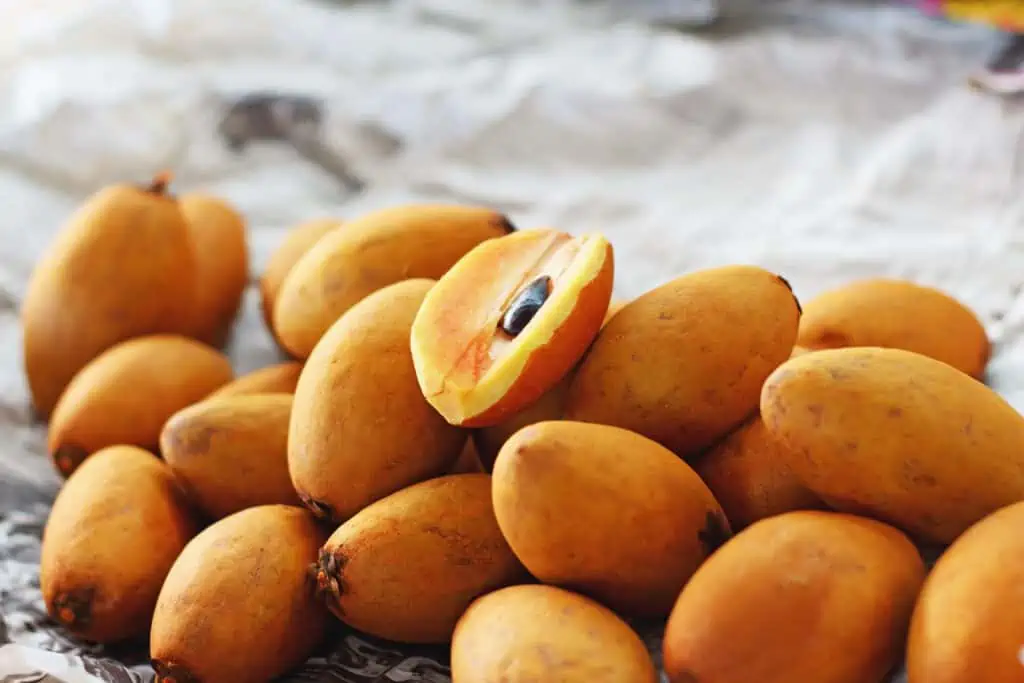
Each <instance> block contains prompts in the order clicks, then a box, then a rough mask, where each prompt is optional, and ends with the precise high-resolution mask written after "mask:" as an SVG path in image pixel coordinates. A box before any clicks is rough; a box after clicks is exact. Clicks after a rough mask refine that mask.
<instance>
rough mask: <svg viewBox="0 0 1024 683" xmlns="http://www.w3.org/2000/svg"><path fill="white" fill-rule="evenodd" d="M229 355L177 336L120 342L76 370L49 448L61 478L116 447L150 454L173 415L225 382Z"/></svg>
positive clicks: (52, 428)
mask: <svg viewBox="0 0 1024 683" xmlns="http://www.w3.org/2000/svg"><path fill="white" fill-rule="evenodd" d="M231 373H232V371H231V362H230V361H229V360H228V358H227V356H225V355H224V354H222V353H221V352H219V351H217V350H216V349H214V348H212V347H210V346H207V345H206V344H203V343H201V342H198V341H195V340H194V339H189V338H188V337H183V336H178V335H169V334H168V335H163V334H159V335H149V336H146V337H138V338H135V339H130V340H128V341H125V342H121V343H120V344H117V345H116V346H113V347H111V348H110V349H107V350H106V351H104V352H103V353H102V354H100V355H99V356H97V357H96V358H95V359H94V360H93V361H92V362H90V363H89V364H88V365H86V366H85V367H84V368H82V371H81V372H79V373H78V374H77V375H75V378H74V379H73V380H72V381H71V383H70V384H69V385H68V388H67V390H66V391H65V392H64V394H63V395H62V396H61V398H60V402H59V403H57V407H56V408H55V409H54V411H53V419H52V420H51V421H50V431H49V435H48V439H47V442H48V447H49V452H50V456H51V457H52V458H53V462H54V464H55V465H56V466H57V469H58V471H60V473H61V474H63V475H64V476H65V477H66V476H68V475H69V474H71V473H72V472H73V471H74V470H75V468H76V467H78V466H79V465H80V464H81V463H82V461H83V460H85V459H86V458H87V457H89V455H90V454H91V453H93V452H95V451H98V450H99V449H101V448H105V447H106V446H113V445H116V444H130V445H134V446H140V447H142V448H146V449H149V450H152V451H154V452H156V450H157V447H158V445H159V442H160V430H161V429H162V428H163V426H164V423H165V422H166V421H167V418H169V417H170V416H171V415H173V414H174V413H176V412H177V411H179V410H181V409H182V408H184V407H185V406H188V405H191V404H193V403H195V402H197V401H199V400H201V399H203V398H204V397H206V396H207V395H208V394H209V393H210V392H211V391H213V390H214V389H216V388H217V387H220V386H222V385H224V384H226V383H227V382H229V381H231Z"/></svg>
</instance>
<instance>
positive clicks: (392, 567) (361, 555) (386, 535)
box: [314, 474, 529, 643]
mask: <svg viewBox="0 0 1024 683" xmlns="http://www.w3.org/2000/svg"><path fill="white" fill-rule="evenodd" d="M314 571H315V573H316V578H317V587H318V592H319V594H320V595H321V597H322V598H323V599H324V600H325V601H326V603H327V606H328V607H329V608H330V609H331V611H332V612H333V613H334V614H335V616H337V617H338V618H339V619H341V620H342V621H343V622H345V623H346V624H348V625H349V626H352V627H353V628H356V629H359V630H360V631H363V632H364V633H369V634H371V635H374V636H377V637H380V638H386V639H389V640H395V641H399V642H407V643H445V642H448V641H449V640H450V639H451V636H452V631H453V630H454V628H455V623H456V622H457V621H458V619H459V616H460V615H461V614H462V613H463V612H464V611H465V610H466V608H467V607H468V606H469V604H470V603H471V602H472V601H473V600H474V599H475V598H476V597H477V596H479V595H483V594H484V593H488V592H490V591H492V590H495V589H497V588H501V587H503V586H507V585H511V584H515V583H521V582H524V581H526V580H528V578H529V576H528V574H527V573H526V571H525V570H524V569H523V566H522V565H521V564H520V563H519V561H518V560H517V559H516V557H515V555H513V554H512V550H511V549H510V548H509V547H508V543H506V542H505V538H504V537H503V536H502V535H501V530H500V529H499V528H498V523H497V521H496V520H495V518H494V510H493V508H492V506H491V478H490V476H488V475H486V474H452V475H447V476H443V477H437V478H436V479H431V480H429V481H424V482H420V483H419V484H414V485H413V486H410V487H408V488H404V489H402V490H401V491H398V492H396V493H393V494H391V495H390V496H388V497H386V498H382V499H381V500H378V501H377V502H375V503H373V504H372V505H369V506H368V507H366V508H364V509H363V510H361V511H360V512H359V513H358V514H356V515H355V516H354V517H352V518H351V519H349V520H348V521H347V522H345V523H344V524H342V525H341V526H340V527H338V529H337V530H336V531H335V532H334V533H333V534H331V537H330V538H329V539H328V540H327V543H325V544H324V546H323V548H322V549H321V550H320V557H319V559H318V560H317V563H316V566H315V567H314Z"/></svg>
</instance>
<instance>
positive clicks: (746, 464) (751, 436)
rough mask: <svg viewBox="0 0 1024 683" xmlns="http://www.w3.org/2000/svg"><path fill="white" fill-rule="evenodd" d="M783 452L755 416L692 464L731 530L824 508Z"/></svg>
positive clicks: (758, 417) (759, 418)
mask: <svg viewBox="0 0 1024 683" xmlns="http://www.w3.org/2000/svg"><path fill="white" fill-rule="evenodd" d="M783 450H784V449H783V446H782V444H780V443H779V442H778V440H777V439H774V438H772V436H771V434H769V433H768V430H767V429H766V428H765V426H764V422H763V421H762V420H761V416H760V415H755V416H754V417H752V418H751V419H750V420H748V421H747V422H746V423H744V424H743V426H741V427H740V428H739V429H737V430H736V431H734V432H733V433H732V434H730V435H729V436H727V437H726V438H725V440H723V441H721V442H720V443H718V444H717V445H716V446H715V447H714V448H712V449H711V450H710V451H709V452H707V453H705V454H704V455H702V456H700V458H699V459H698V460H697V461H696V463H695V464H694V469H696V470H697V474H699V475H700V478H701V479H703V480H704V483H706V484H707V485H708V488H710V489H711V492H712V493H714V494H715V498H716V499H717V500H718V502H719V503H721V505H722V509H723V510H725V516H726V517H728V518H729V522H730V523H731V524H732V528H733V529H734V530H736V531H739V530H740V529H743V528H745V527H748V526H750V525H751V524H753V523H754V522H756V521H758V520H761V519H764V518H766V517H774V516H775V515H779V514H782V513H783V512H791V511H793V510H816V509H821V508H823V507H824V503H822V502H821V500H819V499H818V497H817V496H816V495H814V494H813V493H811V492H810V491H808V490H807V487H806V486H804V485H803V483H802V482H801V481H800V479H799V477H797V476H796V474H794V472H793V470H792V469H791V468H790V466H789V458H790V456H789V455H788V454H786V453H784V452H783Z"/></svg>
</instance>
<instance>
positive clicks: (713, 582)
mask: <svg viewBox="0 0 1024 683" xmlns="http://www.w3.org/2000/svg"><path fill="white" fill-rule="evenodd" d="M924 574H925V568H924V563H923V562H922V561H921V557H920V556H919V555H918V552H917V549H916V548H915V547H914V545H913V544H912V543H911V542H910V540H909V539H908V538H907V537H906V536H904V535H903V534H902V533H900V532H899V531H897V530H896V529H894V528H892V527H889V526H887V525H885V524H882V523H881V522H876V521H873V520H869V519H863V518H860V517H855V516H853V515H845V514H839V513H834V512H821V511H797V512H787V513H785V514H782V515H779V516H778V517H772V518H770V519H765V520H762V521H760V522H756V523H755V524H753V525H751V526H750V527H748V528H747V529H745V530H744V531H741V532H740V533H739V534H737V535H736V537H735V538H733V540H731V541H730V542H729V543H726V544H725V545H724V546H723V547H722V548H721V549H719V550H718V552H716V553H715V554H714V555H712V556H711V558H710V559H709V560H708V561H707V562H706V563H704V565H703V566H702V567H701V568H700V569H699V570H697V573H696V574H694V576H693V578H692V579H691V580H690V582H689V583H688V584H687V586H686V588H685V589H684V590H683V592H682V594H681V595H680V596H679V600H678V602H677V603H676V606H675V608H674V609H673V610H672V615H671V616H670V617H669V620H668V625H667V626H666V630H665V640H664V644H663V652H664V665H665V672H666V673H667V674H668V678H669V681H671V683H693V681H699V682H700V683H750V681H757V682H758V683H794V682H795V681H808V682H809V681H814V683H875V682H877V683H881V681H883V680H884V679H885V675H886V673H887V672H888V671H889V670H890V669H891V668H892V667H893V666H894V665H895V664H896V663H897V660H898V658H899V656H900V653H901V651H902V645H903V641H904V639H905V636H906V632H907V627H908V625H909V622H910V615H911V611H912V610H913V607H914V600H915V598H916V597H917V594H918V591H919V590H920V587H921V583H922V581H923V580H924Z"/></svg>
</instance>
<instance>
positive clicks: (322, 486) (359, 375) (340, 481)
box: [288, 279, 467, 524]
mask: <svg viewBox="0 0 1024 683" xmlns="http://www.w3.org/2000/svg"><path fill="white" fill-rule="evenodd" d="M433 284H434V283H433V280H424V279H415V280H405V281H403V282H399V283H397V284H394V285H391V286H389V287H385V288H384V289H381V290H380V291H378V292H374V293H373V294H371V295H370V296H368V297H367V298H366V299H364V300H362V301H360V302H359V303H358V304H356V305H355V306H354V307H353V308H352V309H351V310H349V311H348V312H347V313H345V315H343V316H342V317H341V318H339V319H338V321H337V322H336V323H335V324H334V325H333V326H332V327H331V329H330V331H328V333H327V334H326V335H325V336H324V338H323V339H322V340H321V341H320V343H319V344H317V347H316V349H315V350H314V351H313V354H312V355H311V356H310V357H309V360H308V361H307V362H306V365H305V368H304V369H303V371H302V375H301V376H300V377H299V383H298V386H297V387H296V388H295V403H294V407H293V410H292V420H291V424H290V427H289V434H288V469H289V472H291V478H292V482H293V484H294V485H295V488H296V490H297V491H298V492H299V495H300V496H301V498H302V500H303V501H304V502H305V503H306V505H307V506H308V507H309V509H310V510H312V511H313V512H314V513H315V514H316V515H317V516H319V517H320V518H322V519H326V520H329V521H331V522H334V523H335V524H338V523H341V522H342V521H344V520H346V519H348V518H349V517H351V516H352V515H354V514H355V513H356V512H358V511H359V510H361V509H362V508H364V507H366V506H367V505H369V504H370V503H372V502H373V501H375V500H378V499H380V498H383V497H384V496H386V495H388V494H390V493H394V492H395V491H397V490H399V489H401V488H404V487H406V486H408V485H410V484H414V483H416V482H418V481H423V480H424V479H429V478H430V477H436V476H438V475H440V474H443V473H444V472H446V471H448V469H449V468H450V467H451V466H452V464H453V463H454V462H455V460H456V459H457V458H458V457H459V453H460V452H461V451H462V449H463V447H464V445H465V443H466V439H467V434H466V432H465V431H464V430H461V429H459V428H458V427H453V426H452V425H450V424H448V423H447V422H446V421H445V420H444V418H443V417H441V416H440V415H438V413H437V412H436V411H435V410H434V409H433V408H431V407H430V404H429V403H427V400H426V399H425V398H423V394H422V393H421V392H420V388H419V385H418V384H417V383H416V371H415V369H414V368H413V362H412V354H411V351H410V349H409V330H410V329H411V327H412V321H413V318H414V317H415V316H416V311H417V310H418V309H419V306H420V303H421V302H422V301H423V297H424V296H426V294H427V292H428V291H430V288H431V287H432V286H433Z"/></svg>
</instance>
